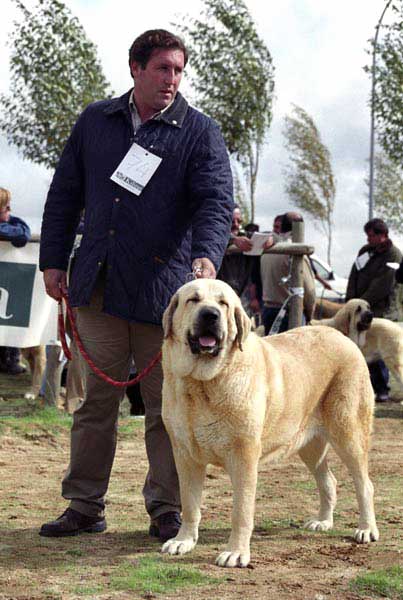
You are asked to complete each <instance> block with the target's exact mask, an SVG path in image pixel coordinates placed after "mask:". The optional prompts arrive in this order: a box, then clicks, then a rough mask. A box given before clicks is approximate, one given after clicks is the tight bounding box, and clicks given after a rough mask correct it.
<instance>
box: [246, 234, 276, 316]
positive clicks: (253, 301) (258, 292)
mask: <svg viewBox="0 0 403 600" xmlns="http://www.w3.org/2000/svg"><path fill="white" fill-rule="evenodd" d="M256 231H259V225H258V224H257V223H248V224H247V225H245V233H246V235H247V237H248V238H251V237H252V236H253V234H254V233H255V232H256ZM270 245H271V244H270ZM251 258H252V269H251V274H250V284H249V287H248V290H247V294H248V305H249V309H250V312H251V313H252V314H253V315H254V317H255V319H256V320H257V321H258V322H259V323H260V320H261V311H262V307H263V301H262V279H261V277H260V256H252V257H251Z"/></svg>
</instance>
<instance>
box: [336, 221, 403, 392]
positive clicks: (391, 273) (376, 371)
mask: <svg viewBox="0 0 403 600" xmlns="http://www.w3.org/2000/svg"><path fill="white" fill-rule="evenodd" d="M364 231H365V233H366V235H367V242H368V243H367V244H366V245H365V246H363V247H362V248H361V249H360V251H359V252H358V256H357V258H356V260H355V262H354V264H353V266H352V268H351V272H350V276H349V279H348V284H347V292H346V302H347V301H348V300H351V299H352V298H362V299H363V300H366V301H367V302H369V304H370V306H371V310H372V312H373V313H374V316H375V317H383V316H384V315H385V312H386V311H387V309H388V308H389V303H390V297H391V294H392V291H393V288H394V285H395V272H396V268H395V266H396V263H400V261H401V260H402V253H401V252H400V250H399V249H398V248H397V247H396V246H394V245H393V243H392V240H390V239H389V229H388V226H387V225H386V223H385V222H384V221H383V220H382V219H377V218H376V219H371V220H370V221H368V222H367V223H366V224H365V225H364ZM369 371H370V375H371V381H372V385H373V388H374V391H375V394H376V400H377V402H387V401H388V400H389V395H388V392H389V387H388V381H389V373H388V370H387V368H386V366H385V363H384V362H383V361H382V360H379V361H375V362H373V363H371V364H370V365H369Z"/></svg>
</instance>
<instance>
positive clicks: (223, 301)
mask: <svg viewBox="0 0 403 600" xmlns="http://www.w3.org/2000/svg"><path fill="white" fill-rule="evenodd" d="M218 304H221V305H222V306H226V307H227V308H228V302H225V300H219V302H218Z"/></svg>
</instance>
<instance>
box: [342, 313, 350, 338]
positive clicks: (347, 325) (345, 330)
mask: <svg viewBox="0 0 403 600" xmlns="http://www.w3.org/2000/svg"><path fill="white" fill-rule="evenodd" d="M350 324H351V311H349V312H348V313H347V315H346V318H345V319H344V323H343V329H342V333H344V335H346V336H347V337H348V336H349V333H350Z"/></svg>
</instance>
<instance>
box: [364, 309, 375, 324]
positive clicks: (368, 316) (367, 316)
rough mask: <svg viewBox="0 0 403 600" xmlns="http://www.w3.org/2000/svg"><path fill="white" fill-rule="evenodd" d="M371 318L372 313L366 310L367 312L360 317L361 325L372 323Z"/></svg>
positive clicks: (372, 316)
mask: <svg viewBox="0 0 403 600" xmlns="http://www.w3.org/2000/svg"><path fill="white" fill-rule="evenodd" d="M373 318H374V314H373V313H372V312H371V311H370V310H367V311H365V312H364V313H363V314H362V315H361V321H362V322H363V323H367V324H369V323H371V322H372V319H373Z"/></svg>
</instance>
